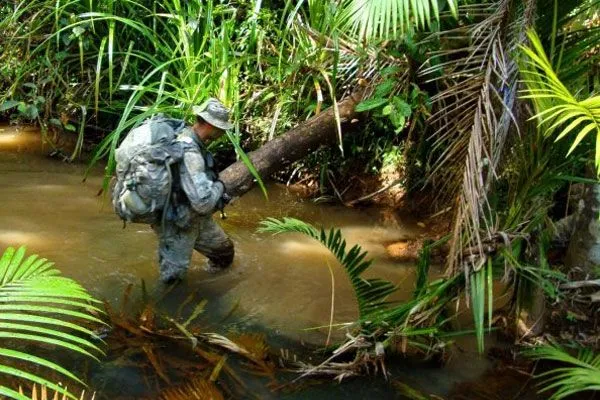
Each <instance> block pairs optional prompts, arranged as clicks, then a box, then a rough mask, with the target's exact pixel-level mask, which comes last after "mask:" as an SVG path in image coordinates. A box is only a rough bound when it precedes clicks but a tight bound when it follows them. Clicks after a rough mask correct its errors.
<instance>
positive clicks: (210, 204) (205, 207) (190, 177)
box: [180, 151, 225, 215]
mask: <svg viewBox="0 0 600 400" xmlns="http://www.w3.org/2000/svg"><path fill="white" fill-rule="evenodd" d="M205 171H206V166H205V165H204V158H203V157H202V155H201V154H200V153H199V152H195V151H187V152H186V153H185V154H184V156H183V163H182V165H181V171H180V175H181V186H182V188H183V190H184V192H185V194H186V195H187V197H188V199H189V200H190V204H191V206H192V208H193V209H194V210H195V211H196V212H197V213H198V214H201V215H210V214H212V213H213V212H214V211H215V206H216V204H217V202H218V201H219V199H220V198H221V197H222V196H223V191H224V189H225V188H224V187H223V184H222V183H221V182H220V181H216V182H213V181H212V180H210V179H209V178H208V176H207V175H206V172H205Z"/></svg>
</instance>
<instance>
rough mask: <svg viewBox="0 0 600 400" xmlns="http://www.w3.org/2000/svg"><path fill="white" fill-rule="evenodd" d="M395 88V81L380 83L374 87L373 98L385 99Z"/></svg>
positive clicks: (389, 80)
mask: <svg viewBox="0 0 600 400" xmlns="http://www.w3.org/2000/svg"><path fill="white" fill-rule="evenodd" d="M395 86H396V81H395V80H392V79H388V80H385V81H383V82H382V83H380V84H379V85H377V86H376V87H375V94H374V97H382V98H383V97H385V96H387V95H389V94H390V93H392V91H393V90H394V87H395Z"/></svg>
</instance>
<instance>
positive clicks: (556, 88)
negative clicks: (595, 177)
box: [521, 31, 600, 173]
mask: <svg viewBox="0 0 600 400" xmlns="http://www.w3.org/2000/svg"><path fill="white" fill-rule="evenodd" d="M528 36H529V39H530V41H531V46H530V47H527V46H522V47H521V49H522V51H523V53H524V54H525V55H526V56H527V61H526V62H525V63H524V65H523V68H522V74H523V77H524V79H523V82H524V84H525V86H526V89H525V90H524V91H523V96H522V97H523V98H527V99H531V100H532V101H533V104H534V106H535V110H536V115H535V116H534V117H533V118H535V119H537V120H538V123H539V125H540V127H544V128H545V134H546V135H556V140H560V139H563V138H565V137H567V136H568V135H570V136H571V137H572V145H571V148H570V149H569V153H571V152H572V151H573V150H574V149H575V148H576V147H577V146H578V145H579V144H580V143H581V142H582V141H583V140H584V139H585V138H586V136H587V135H588V134H590V133H592V134H594V133H595V134H596V156H595V163H596V169H598V171H599V173H600V96H591V97H588V98H586V99H582V100H578V99H577V98H576V97H575V96H574V95H573V94H572V93H571V91H570V90H569V89H568V88H567V87H566V86H565V85H564V84H563V83H562V82H561V80H560V79H559V77H558V75H557V74H556V72H555V71H554V68H553V66H552V64H551V63H550V60H549V59H548V57H547V56H546V52H545V50H544V47H543V46H542V43H541V41H540V38H539V37H538V35H537V34H536V33H535V31H530V32H528Z"/></svg>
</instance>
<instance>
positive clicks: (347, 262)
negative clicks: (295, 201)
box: [258, 217, 396, 320]
mask: <svg viewBox="0 0 600 400" xmlns="http://www.w3.org/2000/svg"><path fill="white" fill-rule="evenodd" d="M260 225H261V226H260V228H259V229H258V231H259V232H269V233H273V234H280V233H289V232H297V233H301V234H303V235H306V236H308V237H310V238H312V239H314V240H316V241H318V242H320V243H321V244H322V245H324V246H325V247H327V249H328V250H329V251H330V252H331V253H332V254H333V255H334V256H335V258H336V259H337V260H338V261H339V262H340V264H341V265H342V266H343V267H344V270H345V271H346V274H347V276H348V278H349V279H350V283H351V284H352V288H353V289H354V293H355V295H356V299H357V301H358V311H359V315H360V318H361V320H365V319H366V318H367V317H368V316H369V315H371V314H373V313H375V312H377V311H380V309H381V307H382V306H383V305H385V304H386V301H385V300H386V298H387V297H388V296H389V295H390V294H392V293H393V292H394V291H396V287H395V286H394V285H393V284H392V283H390V282H388V281H384V280H381V279H365V278H362V277H361V275H362V274H363V272H365V271H366V270H367V269H368V268H369V267H370V266H371V264H372V260H369V259H366V257H367V252H365V251H362V249H361V248H360V246H358V245H355V246H353V247H352V248H351V249H350V250H346V240H345V239H344V238H343V237H342V233H341V232H340V230H339V229H335V228H332V229H330V230H329V232H326V231H325V229H323V228H321V230H318V229H317V228H315V227H314V226H312V225H310V224H308V223H306V222H304V221H301V220H299V219H295V218H287V217H285V218H283V219H282V220H278V219H275V218H267V219H266V220H264V221H262V222H261V223H260Z"/></svg>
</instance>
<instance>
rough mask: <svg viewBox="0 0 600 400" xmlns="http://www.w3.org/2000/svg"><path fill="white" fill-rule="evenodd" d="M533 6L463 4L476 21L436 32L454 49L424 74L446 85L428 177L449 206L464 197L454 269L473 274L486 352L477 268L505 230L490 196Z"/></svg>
mask: <svg viewBox="0 0 600 400" xmlns="http://www.w3.org/2000/svg"><path fill="white" fill-rule="evenodd" d="M516 4H518V6H517V7H514V6H515V5H516ZM534 6H535V1H532V0H529V1H526V2H522V3H521V2H512V1H509V0H500V1H495V2H492V3H488V4H479V5H468V6H463V7H461V8H460V9H459V14H460V15H461V16H465V15H467V14H470V15H474V16H476V22H475V23H473V24H472V25H470V26H467V27H459V28H455V29H453V30H450V31H447V32H441V33H440V34H439V35H436V36H435V37H436V38H438V37H439V38H440V39H443V38H445V37H450V38H452V39H450V40H449V42H450V43H449V44H448V45H447V46H448V47H449V49H447V50H442V51H440V52H437V53H435V54H434V55H433V56H432V57H431V59H430V61H429V62H428V64H429V65H427V66H426V67H425V68H423V70H422V74H423V75H424V76H425V77H427V78H428V79H429V81H431V82H435V83H437V84H438V85H440V86H441V91H440V93H439V94H437V95H436V96H434V97H433V98H432V100H433V102H434V105H435V107H436V111H435V112H434V114H433V115H432V117H431V119H430V121H429V123H430V125H431V126H433V127H435V133H434V137H433V139H434V149H435V151H436V153H437V154H438V155H437V156H436V160H435V166H434V169H433V171H432V174H431V177H430V180H431V181H432V182H434V181H435V182H440V183H441V185H442V186H444V189H445V190H442V191H441V192H445V193H447V194H450V195H451V197H448V198H446V199H445V200H446V201H456V200H454V199H456V198H458V200H457V211H456V214H455V220H454V228H453V234H452V241H451V248H450V254H449V257H448V259H447V260H448V267H449V271H450V273H453V274H459V273H464V274H465V277H467V280H466V282H465V284H466V286H467V289H468V290H467V292H468V293H469V292H470V294H471V300H472V301H473V316H474V320H475V324H476V331H477V336H478V344H479V348H480V349H482V348H483V330H484V318H483V316H484V314H485V312H484V304H485V302H484V299H485V296H486V293H485V287H486V282H487V281H488V280H489V278H491V275H490V274H487V273H485V272H481V273H480V272H479V271H480V270H481V269H482V267H483V266H484V265H485V264H486V262H487V261H488V260H487V258H488V256H487V254H486V251H485V250H484V243H485V241H486V240H489V239H490V238H493V237H494V236H496V235H498V232H499V226H498V224H497V223H496V222H495V221H496V219H495V213H494V212H493V210H492V207H491V205H490V202H489V200H488V195H489V193H490V191H491V190H492V189H493V185H494V183H495V182H496V181H497V179H498V176H499V171H498V168H499V166H500V162H501V161H502V160H503V158H504V150H505V145H506V143H507V142H508V140H509V135H510V133H513V132H514V133H518V124H517V123H515V122H516V117H515V115H518V113H516V112H514V111H513V110H515V105H516V101H517V85H518V79H517V78H518V74H517V72H518V68H517V67H518V64H517V62H516V60H515V59H513V57H512V55H513V54H514V53H516V50H517V48H518V46H519V45H520V44H522V43H523V42H524V41H525V40H526V38H527V37H526V35H525V29H526V28H525V27H528V26H531V25H532V23H533V20H534ZM435 182H434V184H435ZM465 249H468V250H467V251H465ZM469 285H471V287H470V288H469ZM488 286H489V285H488ZM488 295H489V287H488ZM490 300H491V299H490Z"/></svg>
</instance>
